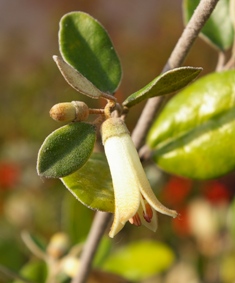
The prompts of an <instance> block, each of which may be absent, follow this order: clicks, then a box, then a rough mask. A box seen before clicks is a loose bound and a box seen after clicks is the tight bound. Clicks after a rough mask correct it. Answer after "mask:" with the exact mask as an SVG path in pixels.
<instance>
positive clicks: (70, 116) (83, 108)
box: [50, 101, 89, 122]
mask: <svg viewBox="0 0 235 283" xmlns="http://www.w3.org/2000/svg"><path fill="white" fill-rule="evenodd" d="M50 116H51V118H52V119H54V120H56V121H59V122H73V121H85V120H86V119H87V118H88V116H89V108H88V106H87V105H86V104H85V103H84V102H81V101H72V102H63V103H58V104H55V105H54V106H53V107H52V108H51V110H50Z"/></svg>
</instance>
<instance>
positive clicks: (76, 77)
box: [53, 56, 103, 98]
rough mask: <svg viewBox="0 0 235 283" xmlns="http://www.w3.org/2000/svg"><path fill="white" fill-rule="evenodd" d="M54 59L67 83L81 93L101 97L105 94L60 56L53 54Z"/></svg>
mask: <svg viewBox="0 0 235 283" xmlns="http://www.w3.org/2000/svg"><path fill="white" fill-rule="evenodd" d="M53 59H54V61H55V62H56V65H57V67H58V68H59V70H60V72H61V74H62V75H63V77H64V78H65V80H66V81H67V83H68V84H69V85H71V86H72V87H73V88H74V89H76V90H77V91H78V92H79V93H82V94H85V95H87V96H89V97H91V98H99V97H101V96H102V95H103V93H102V92H101V91H100V90H99V89H98V88H96V87H95V86H94V85H93V84H92V83H91V82H90V81H88V79H87V78H85V77H84V76H83V75H82V74H81V73H79V72H78V71H77V70H76V69H74V68H73V67H72V66H70V65H68V64H67V63H66V62H64V61H63V60H62V59H61V58H60V57H58V56H53Z"/></svg>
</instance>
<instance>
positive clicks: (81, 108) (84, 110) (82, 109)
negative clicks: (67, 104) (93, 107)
mask: <svg viewBox="0 0 235 283" xmlns="http://www.w3.org/2000/svg"><path fill="white" fill-rule="evenodd" d="M71 103H72V104H73V105H74V106H75V109H76V119H75V120H74V121H85V120H86V119H87V118H88V116H89V108H88V106H87V105H86V103H84V102H82V101H72V102H71Z"/></svg>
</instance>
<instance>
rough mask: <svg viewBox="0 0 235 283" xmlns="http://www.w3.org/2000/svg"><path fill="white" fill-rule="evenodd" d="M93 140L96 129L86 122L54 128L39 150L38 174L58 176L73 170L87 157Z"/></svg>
mask: <svg viewBox="0 0 235 283" xmlns="http://www.w3.org/2000/svg"><path fill="white" fill-rule="evenodd" d="M95 140H96V129H95V127H94V126H93V125H91V124H88V123H81V122H79V123H71V124H68V125H66V126H63V127H61V128H59V129H57V130H55V131H54V132H52V133H51V134H50V135H49V136H48V137H47V138H46V139H45V141H44V142H43V144H42V146H41V148H40V150H39V153H38V161H37V171H38V174H39V175H40V176H42V177H47V178H60V177H64V176H67V175H69V174H71V173H73V172H75V171H76V170H78V169H79V168H81V167H82V166H83V165H84V164H85V163H86V162H87V160H88V159H89V157H90V155H91V153H92V150H93V148H94V144H95Z"/></svg>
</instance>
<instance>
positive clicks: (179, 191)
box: [162, 176, 192, 206]
mask: <svg viewBox="0 0 235 283" xmlns="http://www.w3.org/2000/svg"><path fill="white" fill-rule="evenodd" d="M191 188H192V181H191V180H188V179H183V178H180V177H176V176H171V178H170V180H169V181H168V183H167V184H166V186H165V187H164V189H163V191H162V198H163V199H164V201H165V202H166V203H167V205H174V206H175V205H178V204H182V203H183V201H184V200H185V198H186V197H187V195H188V194H189V192H190V190H191Z"/></svg>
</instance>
